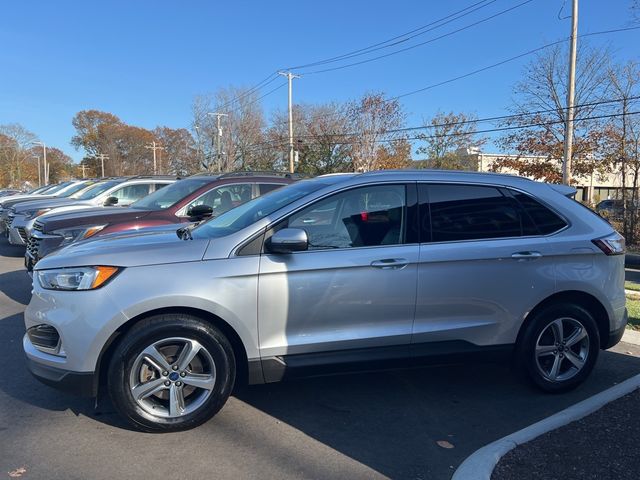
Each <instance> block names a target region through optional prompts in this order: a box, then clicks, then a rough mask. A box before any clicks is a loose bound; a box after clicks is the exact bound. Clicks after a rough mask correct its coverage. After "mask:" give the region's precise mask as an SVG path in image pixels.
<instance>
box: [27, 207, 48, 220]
mask: <svg viewBox="0 0 640 480" xmlns="http://www.w3.org/2000/svg"><path fill="white" fill-rule="evenodd" d="M49 210H51V209H50V208H41V209H40V210H29V211H28V212H25V217H26V218H36V217H39V216H40V215H44V214H45V213H47V212H48V211H49Z"/></svg>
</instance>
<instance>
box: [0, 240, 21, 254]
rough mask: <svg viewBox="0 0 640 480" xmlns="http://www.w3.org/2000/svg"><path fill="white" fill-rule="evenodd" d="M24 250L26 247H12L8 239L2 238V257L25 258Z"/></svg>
mask: <svg viewBox="0 0 640 480" xmlns="http://www.w3.org/2000/svg"><path fill="white" fill-rule="evenodd" d="M24 249H25V247H23V246H20V245H11V244H10V243H9V242H7V240H6V238H0V255H1V256H3V257H13V258H20V257H24Z"/></svg>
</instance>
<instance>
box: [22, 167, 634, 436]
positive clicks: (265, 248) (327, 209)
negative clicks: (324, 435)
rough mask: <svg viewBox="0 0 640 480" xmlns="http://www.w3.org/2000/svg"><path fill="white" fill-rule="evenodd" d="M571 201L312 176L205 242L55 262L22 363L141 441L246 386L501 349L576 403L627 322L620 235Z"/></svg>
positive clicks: (404, 180)
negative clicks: (100, 402)
mask: <svg viewBox="0 0 640 480" xmlns="http://www.w3.org/2000/svg"><path fill="white" fill-rule="evenodd" d="M572 193H574V190H573V189H571V188H569V187H563V186H559V185H548V184H543V183H537V182H533V181H530V180H527V179H524V178H519V177H513V176H505V175H498V174H480V173H462V172H445V171H424V170H422V171H390V172H371V173H364V174H358V175H356V174H343V175H330V176H323V177H318V178H316V179H313V180H306V181H301V182H298V183H296V184H294V185H291V186H288V187H286V188H283V189H281V190H277V191H275V192H273V193H270V194H269V195H266V196H264V197H261V198H258V199H255V200H253V201H251V202H249V203H246V204H244V205H242V206H239V207H237V208H235V209H233V210H230V211H229V212H227V213H224V214H222V215H221V216H219V217H217V218H215V219H212V220H210V221H208V222H205V223H203V224H201V225H200V226H198V227H197V228H195V229H193V230H189V229H187V230H182V231H181V232H180V234H179V235H176V234H175V233H174V232H157V233H152V232H151V233H146V234H143V235H128V236H126V237H110V238H106V237H105V238H104V239H95V240H93V241H88V242H81V243H78V244H76V245H71V246H69V247H66V248H64V249H62V250H60V251H59V252H57V253H56V254H53V255H50V256H48V257H46V258H44V259H43V260H41V261H40V262H39V263H38V264H37V266H36V270H35V272H34V282H33V297H32V299H31V302H30V304H29V306H28V308H27V310H26V312H25V323H26V328H27V333H26V335H25V337H24V350H25V352H26V355H27V359H28V365H29V368H30V370H31V371H32V373H33V374H34V375H35V376H36V377H38V378H39V379H41V380H42V381H44V382H45V383H47V384H50V385H54V386H57V387H60V388H64V389H67V390H70V391H74V392H76V393H80V394H87V395H92V396H95V395H97V393H98V390H99V389H100V388H104V389H106V391H108V393H109V395H110V396H111V398H112V400H113V403H114V405H115V406H116V408H117V409H118V411H119V412H120V413H121V414H122V415H123V416H124V417H126V418H127V419H128V420H129V421H130V422H131V423H132V424H133V425H135V426H136V427H137V428H139V429H142V430H146V431H170V430H180V429H186V428H191V427H194V426H196V425H198V424H201V423H203V422H204V421H206V420H207V419H209V418H210V417H211V416H213V415H214V414H215V413H216V412H217V411H218V410H219V409H220V408H222V406H223V405H224V403H225V402H226V400H227V398H228V396H229V394H230V393H231V391H232V389H233V387H234V384H240V383H246V382H248V383H252V384H255V383H264V382H276V381H280V380H283V379H286V378H291V377H295V376H298V375H308V374H319V373H330V372H336V371H345V370H356V369H371V368H377V367H381V368H388V367H392V366H401V365H418V364H424V363H430V362H431V363H433V362H441V361H450V359H452V358H453V359H459V358H460V357H461V356H464V357H467V356H472V355H480V354H486V355H489V356H491V358H504V361H513V362H514V364H515V365H517V367H518V368H519V370H520V371H521V372H523V373H524V374H526V376H527V377H528V378H529V379H530V380H531V381H532V382H533V383H534V384H536V385H537V386H538V387H540V388H541V389H543V390H545V391H550V392H559V391H565V390H568V389H571V388H573V387H575V386H577V385H578V384H580V383H581V382H582V381H584V380H585V378H586V377H587V376H588V375H589V373H590V372H591V370H592V369H593V367H594V364H595V363H596V359H597V357H598V353H599V351H600V349H605V348H609V347H610V346H612V345H614V344H616V343H617V342H618V341H619V340H620V338H621V337H622V334H623V332H624V328H625V325H626V321H627V312H626V308H625V295H624V255H623V253H624V239H623V238H622V237H621V236H620V235H619V234H618V233H616V232H615V231H614V230H613V229H612V227H611V226H610V225H609V224H608V223H607V222H606V221H605V220H603V219H602V218H600V217H598V216H597V215H596V214H594V213H593V212H591V211H590V210H588V209H587V208H585V207H584V206H582V205H581V204H579V203H578V202H576V201H574V200H572V199H571V198H568V196H570V195H571V194H572Z"/></svg>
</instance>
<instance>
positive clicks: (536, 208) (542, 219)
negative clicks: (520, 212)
mask: <svg viewBox="0 0 640 480" xmlns="http://www.w3.org/2000/svg"><path fill="white" fill-rule="evenodd" d="M513 195H514V196H515V197H516V199H517V200H518V202H520V205H522V207H523V208H524V209H525V211H526V212H527V213H528V214H529V216H530V217H531V219H532V220H533V223H535V225H536V227H537V228H538V230H539V231H540V233H541V234H542V235H548V234H550V233H553V232H557V231H558V230H560V229H562V228H564V227H566V226H567V223H566V222H565V221H564V220H563V219H562V218H560V217H559V216H558V215H556V214H555V213H554V212H552V211H551V210H549V209H548V208H547V207H545V206H544V205H542V204H541V203H540V202H538V201H537V200H534V199H533V198H531V197H530V196H529V195H525V194H524V193H520V192H513Z"/></svg>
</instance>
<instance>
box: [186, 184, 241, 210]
mask: <svg viewBox="0 0 640 480" xmlns="http://www.w3.org/2000/svg"><path fill="white" fill-rule="evenodd" d="M251 192H252V184H250V183H233V184H230V185H223V186H221V187H216V188H213V189H211V190H209V191H208V192H206V193H204V194H202V195H200V196H199V197H198V198H196V199H195V200H194V201H192V202H191V203H189V205H187V208H186V209H185V210H184V211H185V214H187V215H188V212H189V210H191V209H192V208H193V207H195V206H198V205H207V206H209V207H211V208H213V216H214V217H217V216H218V215H221V214H223V213H224V212H226V211H228V210H231V209H232V208H234V207H237V206H238V205H242V204H244V203H247V202H248V201H249V200H251V197H252V193H251Z"/></svg>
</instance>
